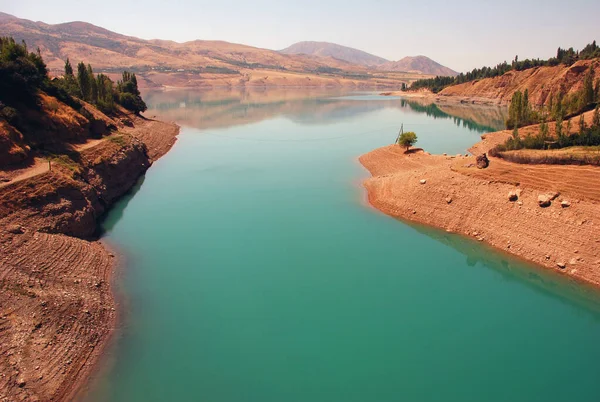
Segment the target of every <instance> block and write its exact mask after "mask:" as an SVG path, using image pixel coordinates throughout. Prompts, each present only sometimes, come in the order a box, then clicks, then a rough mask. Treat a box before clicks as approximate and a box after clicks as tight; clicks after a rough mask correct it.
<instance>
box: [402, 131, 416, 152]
mask: <svg viewBox="0 0 600 402" xmlns="http://www.w3.org/2000/svg"><path fill="white" fill-rule="evenodd" d="M416 143H417V134H415V133H414V132H412V131H407V132H405V133H402V134H400V137H398V145H400V146H401V147H406V151H408V150H409V149H410V147H412V146H413V145H414V144H416Z"/></svg>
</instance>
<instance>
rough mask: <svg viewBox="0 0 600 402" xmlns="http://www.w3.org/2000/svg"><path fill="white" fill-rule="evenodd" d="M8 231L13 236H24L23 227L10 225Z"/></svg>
mask: <svg viewBox="0 0 600 402" xmlns="http://www.w3.org/2000/svg"><path fill="white" fill-rule="evenodd" d="M6 230H7V231H8V232H9V233H12V234H23V227H22V226H21V225H8V226H7V228H6Z"/></svg>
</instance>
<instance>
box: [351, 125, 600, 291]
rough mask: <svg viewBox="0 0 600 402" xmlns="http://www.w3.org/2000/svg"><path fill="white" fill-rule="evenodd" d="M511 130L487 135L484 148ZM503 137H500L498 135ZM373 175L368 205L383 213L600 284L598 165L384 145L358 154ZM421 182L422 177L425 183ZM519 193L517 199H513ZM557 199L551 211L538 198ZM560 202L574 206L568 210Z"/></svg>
mask: <svg viewBox="0 0 600 402" xmlns="http://www.w3.org/2000/svg"><path fill="white" fill-rule="evenodd" d="M507 135H510V134H509V133H508V132H498V133H492V134H487V135H486V136H485V137H486V140H485V141H483V142H482V143H479V144H477V146H476V148H473V149H472V151H473V152H475V149H476V152H477V153H480V152H485V151H487V150H488V149H489V148H490V147H491V146H494V145H495V144H496V143H498V142H499V141H500V142H501V141H502V140H504V139H506V137H507ZM496 137H498V138H496ZM360 162H361V163H362V164H363V166H365V167H366V168H367V169H368V170H369V171H370V172H371V174H372V176H373V177H372V178H370V179H367V180H366V181H365V183H364V185H365V188H366V189H367V191H368V197H369V201H370V203H371V204H372V205H373V206H375V207H376V208H378V209H380V210H381V211H383V212H384V213H386V214H388V215H391V216H394V217H398V218H401V219H405V220H408V221H414V222H419V223H423V224H427V225H430V226H434V227H438V228H440V229H443V230H446V231H448V232H452V233H457V234H462V235H465V236H469V237H473V238H475V239H477V240H479V241H482V242H486V243H488V244H490V245H492V246H494V247H496V248H498V249H501V250H504V251H505V252H508V253H511V254H514V255H516V256H518V257H522V258H525V259H527V260H529V261H532V262H535V263H537V264H540V265H542V266H545V267H548V268H550V269H553V270H558V271H560V272H563V273H564V274H566V275H570V276H572V277H574V278H577V279H581V280H584V281H587V282H589V283H592V284H594V285H597V286H598V285H600V228H599V227H598V224H599V222H598V221H597V218H598V216H600V181H598V180H597V177H600V168H598V167H590V166H527V167H524V166H522V165H515V164H512V163H510V162H506V161H502V160H500V159H498V158H490V167H489V168H487V169H477V168H476V167H475V158H474V157H461V156H458V157H447V156H442V155H429V154H426V153H422V152H420V153H413V154H405V153H404V151H403V149H401V148H400V147H398V146H387V147H384V148H380V149H377V150H374V151H372V152H369V153H368V154H365V155H363V156H361V157H360ZM421 180H425V183H424V184H421ZM511 191H518V192H519V195H518V200H517V201H514V202H511V201H509V198H508V194H509V192H511ZM555 193H558V194H559V195H558V196H557V198H556V199H555V200H554V201H553V202H552V204H551V205H550V206H549V207H547V208H541V207H540V206H539V205H538V196H539V195H541V194H555ZM562 200H568V201H569V202H570V204H571V205H570V206H569V207H566V208H563V207H562V206H561V201H562Z"/></svg>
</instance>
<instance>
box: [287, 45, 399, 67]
mask: <svg viewBox="0 0 600 402" xmlns="http://www.w3.org/2000/svg"><path fill="white" fill-rule="evenodd" d="M279 53H283V54H306V55H313V56H321V57H333V58H335V59H339V60H344V61H347V62H349V63H353V64H359V65H361V66H367V67H375V66H380V65H382V64H384V63H387V62H388V60H386V59H384V58H382V57H378V56H375V55H373V54H370V53H367V52H363V51H362V50H358V49H354V48H351V47H347V46H342V45H338V44H336V43H329V42H298V43H294V44H293V45H291V46H290V47H287V48H285V49H283V50H280V51H279Z"/></svg>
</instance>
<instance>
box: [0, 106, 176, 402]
mask: <svg viewBox="0 0 600 402" xmlns="http://www.w3.org/2000/svg"><path fill="white" fill-rule="evenodd" d="M131 120H132V123H133V126H132V127H121V128H120V129H119V133H120V134H117V135H113V136H110V137H107V138H104V139H103V140H100V141H96V142H90V144H88V145H85V146H82V147H81V151H80V152H79V155H80V156H81V161H80V163H79V165H78V166H75V167H69V166H67V167H64V166H62V167H60V166H55V167H53V168H52V170H47V169H46V170H42V171H39V172H38V171H36V172H35V173H36V174H34V175H32V176H31V177H27V178H25V179H23V180H15V181H14V182H11V183H8V184H6V185H3V186H2V188H0V401H62V400H71V399H72V398H73V397H74V395H75V394H76V392H77V391H78V390H79V389H80V388H81V386H82V385H83V384H85V383H86V380H87V378H88V377H89V374H90V373H91V371H92V370H93V368H94V365H95V364H96V363H97V361H98V358H99V356H100V355H101V353H102V351H103V349H104V348H105V346H106V344H107V342H108V341H109V338H110V335H111V333H112V330H113V328H114V326H115V321H116V312H115V301H114V299H113V296H112V293H111V286H110V280H111V275H112V272H113V268H114V265H115V258H114V256H113V255H112V254H111V252H110V251H109V250H107V249H106V248H105V247H104V246H103V244H102V243H100V242H98V241H89V240H84V239H93V236H94V234H95V233H96V231H97V220H98V218H99V217H100V216H101V215H102V214H103V213H105V212H106V210H107V209H108V208H109V207H110V206H111V205H112V204H113V203H114V202H115V201H116V200H117V199H118V198H119V197H120V196H122V195H123V194H125V193H126V192H127V191H128V190H129V189H130V188H131V186H133V185H134V184H135V182H136V181H137V179H138V178H139V176H140V175H142V174H143V173H144V172H145V171H146V170H147V169H148V167H149V166H150V165H151V163H152V161H154V160H156V159H157V158H159V157H160V156H162V155H163V154H164V153H166V152H167V151H168V150H169V149H170V147H171V146H172V145H173V143H174V141H175V137H176V135H177V134H178V132H179V128H178V127H177V126H176V125H175V124H169V123H163V122H159V121H154V120H146V119H143V118H139V117H131ZM121 134H122V135H121ZM69 168H73V169H77V170H78V172H77V174H76V175H70V174H69V172H68V170H65V169H69Z"/></svg>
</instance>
